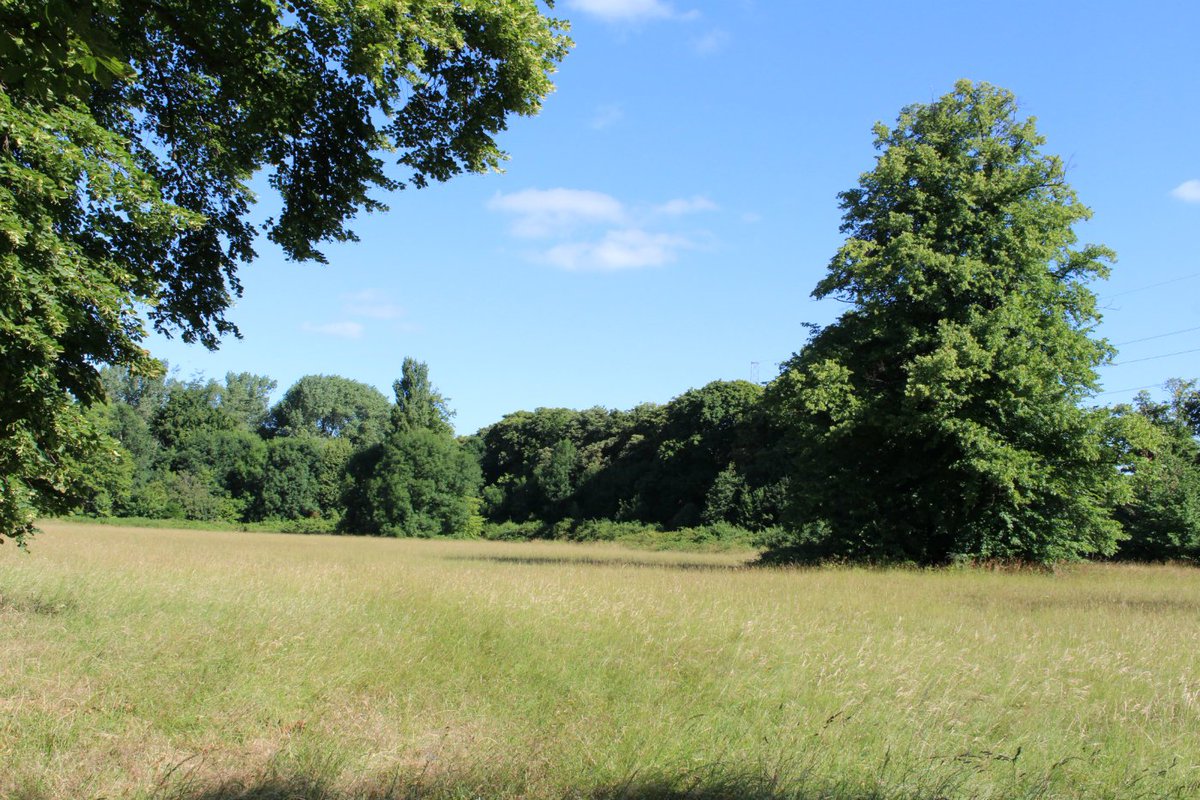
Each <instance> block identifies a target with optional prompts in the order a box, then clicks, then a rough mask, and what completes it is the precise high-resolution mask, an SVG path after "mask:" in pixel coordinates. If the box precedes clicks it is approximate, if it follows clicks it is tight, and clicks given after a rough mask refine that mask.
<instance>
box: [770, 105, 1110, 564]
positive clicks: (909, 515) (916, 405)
mask: <svg viewBox="0 0 1200 800" xmlns="http://www.w3.org/2000/svg"><path fill="white" fill-rule="evenodd" d="M875 135H876V148H877V149H878V150H879V151H880V154H879V156H878V157H877V159H876V163H875V168H874V169H873V170H872V171H870V172H867V173H865V174H863V175H862V176H861V178H860V181H859V185H858V187H856V188H854V189H851V190H849V191H846V192H844V193H842V195H841V196H840V197H841V200H842V209H843V211H844V217H843V225H842V232H843V233H845V234H847V239H846V242H845V243H844V244H843V245H842V247H841V248H840V249H839V251H838V253H837V254H836V255H835V256H834V258H833V259H832V261H831V262H830V266H829V272H828V274H827V276H826V277H825V278H824V279H823V280H822V281H821V282H820V283H818V285H817V288H816V290H815V291H814V296H816V297H818V298H821V297H827V296H833V297H838V298H840V299H842V300H844V301H847V302H850V303H852V304H853V308H852V309H851V310H850V311H848V312H847V313H845V314H843V315H842V317H841V318H840V319H839V320H838V321H837V322H835V323H834V324H833V325H830V326H829V327H827V328H825V329H824V330H822V331H820V332H819V333H818V334H817V335H816V336H815V337H814V338H813V340H812V341H811V342H810V343H809V344H808V346H806V347H805V348H804V349H803V350H802V351H801V352H800V353H798V354H797V355H796V356H795V357H794V358H793V359H792V360H791V361H790V362H789V363H788V364H787V365H786V367H787V369H785V371H784V374H783V375H782V376H781V377H780V379H779V380H777V381H776V382H775V383H774V384H773V385H772V386H771V387H770V390H769V398H770V401H771V403H772V406H773V408H774V409H775V412H776V415H777V417H778V419H779V420H780V424H782V425H784V426H786V427H787V428H788V429H789V430H790V432H791V435H790V437H789V439H790V444H791V448H792V452H793V458H794V465H795V468H794V470H795V471H794V472H793V475H792V480H791V486H792V487H793V494H792V522H793V526H794V527H795V529H797V530H803V531H806V532H807V533H805V534H804V535H803V536H801V535H798V536H797V540H796V543H800V542H801V541H803V543H804V545H805V547H806V548H807V552H808V554H809V555H811V556H816V557H823V556H837V557H841V558H847V557H848V558H866V559H880V560H893V559H899V560H912V561H918V562H922V563H939V562H944V561H947V560H951V559H956V558H963V557H969V558H1006V559H1027V560H1033V561H1053V560H1058V559H1063V558H1078V557H1081V556H1083V555H1086V554H1089V553H1101V554H1105V553H1111V552H1112V550H1113V549H1114V547H1115V544H1116V541H1117V539H1118V536H1119V529H1118V526H1116V524H1115V523H1113V522H1112V521H1111V520H1110V519H1109V518H1108V510H1109V508H1110V505H1109V504H1110V503H1111V499H1112V497H1113V496H1114V494H1113V493H1114V492H1115V491H1118V489H1117V488H1116V486H1117V483H1118V475H1117V472H1116V469H1115V465H1114V463H1113V458H1112V456H1111V454H1110V453H1109V452H1108V451H1106V450H1105V448H1104V447H1102V444H1103V440H1104V432H1103V427H1104V425H1103V419H1102V417H1103V415H1097V414H1094V413H1091V412H1087V411H1085V410H1083V409H1082V408H1080V406H1079V403H1080V401H1082V400H1083V399H1084V398H1086V397H1087V396H1088V394H1089V393H1090V392H1091V391H1093V390H1094V388H1095V382H1096V373H1095V368H1096V367H1097V366H1098V365H1099V364H1101V363H1103V362H1104V361H1105V360H1106V359H1107V358H1109V356H1110V354H1111V352H1112V351H1111V348H1110V347H1109V346H1108V345H1107V344H1106V343H1105V342H1103V341H1097V340H1093V339H1091V338H1090V336H1089V335H1088V334H1089V331H1090V329H1091V327H1092V326H1093V325H1094V324H1095V323H1096V321H1097V319H1098V317H1097V314H1096V304H1095V298H1094V295H1093V294H1092V292H1091V291H1090V289H1089V288H1088V286H1087V282H1088V281H1090V280H1092V279H1094V278H1098V277H1104V276H1105V275H1107V271H1108V265H1107V262H1108V261H1109V260H1111V258H1112V253H1111V252H1110V251H1109V250H1107V249H1106V248H1103V247H1098V246H1093V245H1086V246H1082V247H1077V246H1076V237H1075V234H1074V232H1073V230H1072V226H1073V225H1074V224H1075V223H1077V222H1079V221H1082V220H1085V219H1087V217H1088V216H1089V212H1088V210H1087V209H1086V208H1085V207H1084V206H1082V205H1081V204H1080V203H1079V202H1078V200H1077V199H1076V197H1075V194H1074V192H1073V191H1072V190H1071V189H1070V187H1069V186H1067V184H1066V182H1065V180H1064V177H1063V171H1062V164H1061V162H1060V161H1059V159H1057V158H1055V157H1053V156H1046V155H1043V154H1042V153H1041V152H1040V151H1039V149H1038V148H1039V147H1040V145H1041V144H1042V141H1043V140H1042V138H1041V137H1040V136H1039V135H1038V134H1037V131H1036V129H1035V126H1034V123H1033V121H1032V120H1021V119H1019V118H1018V117H1017V106H1016V100H1015V98H1014V97H1013V95H1012V94H1011V93H1009V92H1007V91H1004V90H1002V89H997V88H995V87H992V86H989V85H988V84H972V83H970V82H966V81H960V82H959V83H958V84H957V85H956V86H955V91H954V92H953V93H951V94H948V95H946V96H944V97H942V98H940V99H939V100H937V101H936V102H934V103H931V104H929V105H915V106H910V107H908V108H905V109H904V110H903V111H902V112H901V113H900V116H899V118H898V119H897V122H896V125H895V127H893V128H889V127H887V126H885V125H882V124H880V125H877V126H876V128H875ZM813 531H816V532H818V534H819V535H818V534H813Z"/></svg>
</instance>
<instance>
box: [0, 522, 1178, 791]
mask: <svg viewBox="0 0 1200 800" xmlns="http://www.w3.org/2000/svg"><path fill="white" fill-rule="evenodd" d="M44 527H45V532H44V533H43V534H41V535H39V536H38V537H37V538H35V539H34V540H33V541H32V543H31V552H30V553H29V554H28V555H27V554H24V553H21V552H19V551H17V550H16V548H12V547H5V548H0V797H5V798H20V799H23V800H35V799H41V798H80V797H96V798H100V797H106V798H113V797H133V798H148V797H154V798H172V799H175V798H177V799H178V800H232V799H233V798H241V799H242V800H251V798H256V799H258V800H267V799H268V798H270V799H272V800H284V798H312V799H313V800H315V799H316V798H322V799H323V800H348V799H349V798H358V797H364V798H377V800H383V799H384V798H396V799H398V798H410V797H421V798H425V797H429V798H472V797H485V798H491V797H509V798H518V797H520V798H587V799H589V800H601V799H608V798H611V799H612V800H616V799H617V798H640V799H642V800H648V799H650V798H685V797H686V798H707V799H710V800H711V799H713V798H726V797H728V798H735V797H748V798H784V797H792V798H896V800H899V799H900V798H928V799H929V800H933V798H1017V797H1019V798H1049V797H1079V798H1084V797H1086V798H1095V797H1099V798H1106V797H1111V798H1131V797H1147V798H1151V797H1152V798H1159V797H1178V798H1191V797H1195V796H1197V795H1200V571H1197V570H1194V569H1186V568H1173V567H1133V566H1107V565H1094V566H1085V567H1079V568H1075V569H1072V570H1069V571H1066V572H1062V573H1059V574H1057V575H1050V574H1036V573H1021V574H1011V573H1008V574H1005V573H991V572H982V571H970V570H962V571H936V572H929V571H915V570H888V571H885V570H859V569H821V570H776V569H759V568H746V567H743V566H741V560H742V559H744V558H745V557H746V556H745V555H744V554H743V555H740V556H739V555H737V554H729V553H686V554H685V553H666V552H647V551H632V550H628V549H621V548H619V547H616V546H613V545H573V544H565V543H545V542H539V543H506V542H465V541H409V540H381V539H365V538H345V537H327V536H288V535H274V534H263V533H237V532H205V531H180V530H153V529H136V528H120V527H109V526H90V525H80V524H67V523H48V524H46V525H45V526H44Z"/></svg>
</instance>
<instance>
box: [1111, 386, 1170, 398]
mask: <svg viewBox="0 0 1200 800" xmlns="http://www.w3.org/2000/svg"><path fill="white" fill-rule="evenodd" d="M1162 387H1163V384H1161V383H1152V384H1150V385H1149V386H1130V387H1129V388H1128V389H1109V390H1108V391H1107V392H1096V396H1097V397H1103V396H1104V395H1106V394H1123V393H1125V392H1140V391H1141V390H1142V389H1161V388H1162Z"/></svg>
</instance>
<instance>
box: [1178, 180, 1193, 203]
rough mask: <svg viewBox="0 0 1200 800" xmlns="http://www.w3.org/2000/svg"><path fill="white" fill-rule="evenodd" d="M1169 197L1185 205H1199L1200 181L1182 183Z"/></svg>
mask: <svg viewBox="0 0 1200 800" xmlns="http://www.w3.org/2000/svg"><path fill="white" fill-rule="evenodd" d="M1171 196H1172V197H1174V198H1175V199H1176V200H1182V201H1183V202H1185V203H1200V180H1190V181H1184V182H1183V183H1181V184H1179V185H1178V186H1176V187H1175V188H1174V189H1172V190H1171Z"/></svg>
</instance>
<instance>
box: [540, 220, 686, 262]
mask: <svg viewBox="0 0 1200 800" xmlns="http://www.w3.org/2000/svg"><path fill="white" fill-rule="evenodd" d="M692 247H695V244H694V243H693V242H692V240H691V239H689V238H687V237H685V236H679V235H675V234H669V233H647V232H646V231H644V230H641V229H639V228H627V229H623V230H615V231H609V232H608V233H606V234H605V235H604V237H603V238H601V239H600V240H599V241H595V242H566V243H563V244H560V245H557V246H555V247H551V248H550V249H549V250H547V251H546V252H545V253H544V254H543V256H542V257H543V258H544V260H545V261H546V262H547V263H550V264H553V265H554V266H556V267H560V268H561V269H567V270H621V269H640V268H642V267H661V266H662V265H664V264H669V263H671V262H672V261H674V260H675V259H676V258H678V256H679V252H680V251H681V250H686V249H690V248H692Z"/></svg>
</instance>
